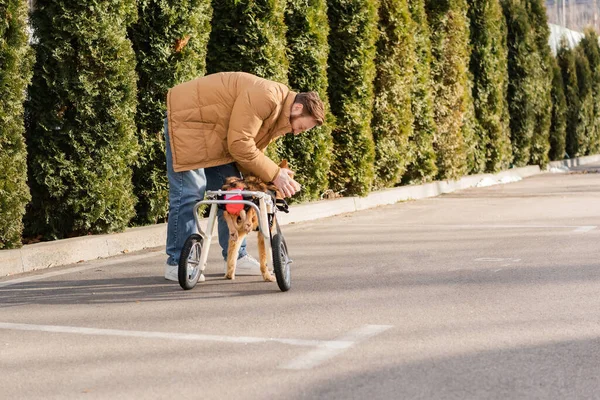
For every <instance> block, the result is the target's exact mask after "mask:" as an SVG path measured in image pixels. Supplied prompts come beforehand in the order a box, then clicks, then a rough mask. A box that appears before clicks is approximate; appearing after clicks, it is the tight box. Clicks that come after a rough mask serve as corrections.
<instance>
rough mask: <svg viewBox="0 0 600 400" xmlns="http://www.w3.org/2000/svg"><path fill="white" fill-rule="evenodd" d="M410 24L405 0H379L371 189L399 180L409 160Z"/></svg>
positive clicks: (411, 34)
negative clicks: (373, 170)
mask: <svg viewBox="0 0 600 400" xmlns="http://www.w3.org/2000/svg"><path fill="white" fill-rule="evenodd" d="M413 32H414V23H413V21H412V18H411V16H410V11H409V9H408V4H407V1H406V0H381V5H380V7H379V37H378V40H377V45H376V46H377V56H376V59H375V65H376V68H377V72H376V77H375V81H374V90H375V102H374V105H373V120H372V123H371V125H372V129H373V140H374V142H375V180H374V184H373V187H374V188H383V187H390V186H394V185H396V184H398V183H400V180H401V178H402V175H403V174H404V172H405V171H406V165H407V164H408V162H409V161H410V159H409V158H408V157H409V156H410V151H409V148H410V147H409V139H410V137H411V136H412V133H413V115H412V110H411V88H412V83H413V79H414V78H413V77H414V68H415V62H416V60H415V59H416V55H415V49H414V47H415V44H414V38H413Z"/></svg>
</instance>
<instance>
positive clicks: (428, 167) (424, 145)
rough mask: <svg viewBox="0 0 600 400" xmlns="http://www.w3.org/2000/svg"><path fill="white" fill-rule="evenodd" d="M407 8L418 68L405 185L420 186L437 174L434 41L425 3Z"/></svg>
mask: <svg viewBox="0 0 600 400" xmlns="http://www.w3.org/2000/svg"><path fill="white" fill-rule="evenodd" d="M408 8H409V11H410V15H411V18H412V20H413V28H414V31H413V37H414V45H415V65H414V73H413V81H412V87H411V96H410V97H411V111H412V115H413V133H412V137H411V139H410V155H409V157H408V159H409V164H408V165H407V167H406V173H405V174H404V175H403V177H402V182H403V183H411V184H419V183H425V182H429V181H431V180H433V179H434V178H435V176H436V175H437V172H438V171H437V164H436V154H435V151H434V149H433V141H434V137H435V135H436V130H437V127H436V126H435V120H434V112H433V96H432V92H433V84H432V81H431V40H430V31H429V23H428V22H427V14H426V13H425V0H410V1H409V2H408Z"/></svg>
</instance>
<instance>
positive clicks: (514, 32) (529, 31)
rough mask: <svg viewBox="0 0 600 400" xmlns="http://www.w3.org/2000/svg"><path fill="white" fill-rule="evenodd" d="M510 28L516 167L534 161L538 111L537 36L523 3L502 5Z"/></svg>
mask: <svg viewBox="0 0 600 400" xmlns="http://www.w3.org/2000/svg"><path fill="white" fill-rule="evenodd" d="M502 6H503V11H504V16H505V18H506V24H507V28H508V37H507V43H508V77H509V79H508V96H507V98H508V109H509V113H510V135H511V145H512V154H513V164H514V165H516V166H519V167H521V166H525V165H527V164H528V163H529V160H530V159H531V141H532V138H533V134H534V128H535V127H534V125H535V111H534V110H533V104H534V101H533V97H534V96H535V94H534V93H533V91H534V90H535V89H536V82H535V79H534V78H533V72H532V71H533V69H534V68H535V67H536V66H535V63H536V62H538V61H539V60H537V59H536V57H535V54H536V53H535V48H536V43H535V37H534V34H533V28H532V27H531V25H530V20H529V15H528V14H527V9H526V8H525V6H524V4H523V1H522V0H504V1H503V2H502Z"/></svg>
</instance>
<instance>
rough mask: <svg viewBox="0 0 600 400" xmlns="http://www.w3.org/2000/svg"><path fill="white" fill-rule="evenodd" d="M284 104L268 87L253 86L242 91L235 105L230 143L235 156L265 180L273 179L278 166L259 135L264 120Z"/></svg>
mask: <svg viewBox="0 0 600 400" xmlns="http://www.w3.org/2000/svg"><path fill="white" fill-rule="evenodd" d="M280 107H281V105H280V104H279V103H278V102H277V100H276V99H275V96H274V95H273V94H272V93H271V92H270V91H269V90H268V89H266V88H265V87H261V86H253V87H251V88H249V89H248V90H246V91H244V92H242V93H241V94H240V95H239V96H238V98H237V99H236V101H235V104H234V105H233V110H232V112H231V118H230V121H229V130H228V132H227V146H228V148H229V153H230V154H231V156H232V157H233V159H234V160H235V161H236V162H237V163H238V164H240V165H241V166H242V168H243V169H245V170H247V171H250V172H251V173H253V174H254V175H256V176H258V177H259V178H260V179H262V180H263V181H264V182H271V181H272V180H273V179H274V178H275V176H276V175H277V173H278V172H279V167H278V166H277V164H275V162H273V161H272V160H271V159H270V158H268V157H267V156H265V155H264V153H263V152H262V151H260V150H259V149H258V148H257V146H256V141H255V140H256V135H257V134H258V131H259V130H260V128H261V126H262V124H263V121H264V120H265V119H267V118H268V117H269V116H270V115H271V114H273V113H274V112H277V111H278V110H279V108H280Z"/></svg>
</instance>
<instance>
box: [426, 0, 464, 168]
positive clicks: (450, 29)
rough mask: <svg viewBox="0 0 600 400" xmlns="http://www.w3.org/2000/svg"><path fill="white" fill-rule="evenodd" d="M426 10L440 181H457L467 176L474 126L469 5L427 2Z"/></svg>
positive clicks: (459, 0)
mask: <svg viewBox="0 0 600 400" xmlns="http://www.w3.org/2000/svg"><path fill="white" fill-rule="evenodd" d="M426 10H427V17H428V21H429V26H430V29H431V48H432V66H431V72H432V77H433V85H434V98H435V101H434V112H435V121H436V125H437V136H436V138H435V150H436V153H437V165H438V170H439V178H441V179H456V178H459V177H461V176H463V175H464V174H465V173H466V172H467V168H468V166H467V151H468V148H469V147H470V146H472V145H473V141H472V140H471V139H472V131H471V129H472V128H473V126H472V125H471V124H470V122H471V121H469V120H468V118H469V106H472V104H469V101H470V82H469V71H468V65H469V59H470V47H469V25H468V20H467V15H466V14H467V10H468V5H467V2H466V1H465V0H428V1H427V2H426ZM465 134H466V136H467V138H466V140H465ZM469 150H470V149H469Z"/></svg>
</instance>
